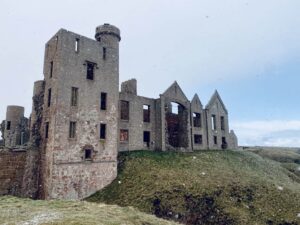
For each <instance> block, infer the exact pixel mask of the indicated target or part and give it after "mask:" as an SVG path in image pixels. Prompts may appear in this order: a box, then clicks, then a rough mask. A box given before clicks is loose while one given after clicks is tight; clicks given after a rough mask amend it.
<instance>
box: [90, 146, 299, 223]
mask: <svg viewBox="0 0 300 225" xmlns="http://www.w3.org/2000/svg"><path fill="white" fill-rule="evenodd" d="M119 161H120V165H119V175H118V177H117V179H116V180H115V181H114V182H113V183H112V184H111V185H109V186H108V187H106V188H105V189H103V190H101V191H99V192H97V193H96V194H94V195H93V196H91V197H89V198H88V199H87V200H88V201H94V202H105V203H109V204H118V205H120V206H133V207H135V208H137V209H139V210H141V211H144V212H147V213H152V214H155V215H156V216H158V217H161V218H167V219H171V220H175V221H178V222H182V223H185V224H268V225H273V224H274V225H275V224H280V225H288V224H299V222H300V221H299V219H300V218H299V217H298V216H297V215H298V214H299V213H300V183H299V179H298V177H297V176H296V175H295V174H293V173H291V172H290V171H288V170H287V169H285V168H283V167H282V166H281V165H280V163H278V162H275V161H272V160H270V159H266V158H262V157H261V156H259V155H257V154H254V153H251V152H245V151H244V152H242V151H201V152H197V153H172V152H165V153H162V152H159V153H158V152H147V151H138V152H131V153H123V154H121V155H120V157H119Z"/></svg>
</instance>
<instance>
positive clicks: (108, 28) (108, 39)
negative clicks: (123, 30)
mask: <svg viewBox="0 0 300 225" xmlns="http://www.w3.org/2000/svg"><path fill="white" fill-rule="evenodd" d="M95 38H96V40H97V41H99V42H102V43H103V44H107V45H109V46H111V47H113V46H114V45H116V44H117V45H118V44H119V41H120V40H121V36H120V30H119V28H117V27H116V26H113V25H110V24H108V23H105V24H104V25H100V26H98V27H97V28H96V35H95ZM115 47H117V46H115Z"/></svg>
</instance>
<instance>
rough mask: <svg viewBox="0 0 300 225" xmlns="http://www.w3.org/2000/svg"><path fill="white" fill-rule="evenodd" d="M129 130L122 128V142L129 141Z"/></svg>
mask: <svg viewBox="0 0 300 225" xmlns="http://www.w3.org/2000/svg"><path fill="white" fill-rule="evenodd" d="M128 139H129V137H128V130H125V129H121V130H120V141H121V142H128Z"/></svg>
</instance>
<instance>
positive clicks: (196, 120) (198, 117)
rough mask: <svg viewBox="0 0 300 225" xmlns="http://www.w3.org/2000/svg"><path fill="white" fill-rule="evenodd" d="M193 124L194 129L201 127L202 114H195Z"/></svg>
mask: <svg viewBox="0 0 300 225" xmlns="http://www.w3.org/2000/svg"><path fill="white" fill-rule="evenodd" d="M193 123H194V127H201V114H200V113H195V112H194V113H193Z"/></svg>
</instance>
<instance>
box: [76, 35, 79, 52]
mask: <svg viewBox="0 0 300 225" xmlns="http://www.w3.org/2000/svg"><path fill="white" fill-rule="evenodd" d="M75 52H79V38H76V40H75Z"/></svg>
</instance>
